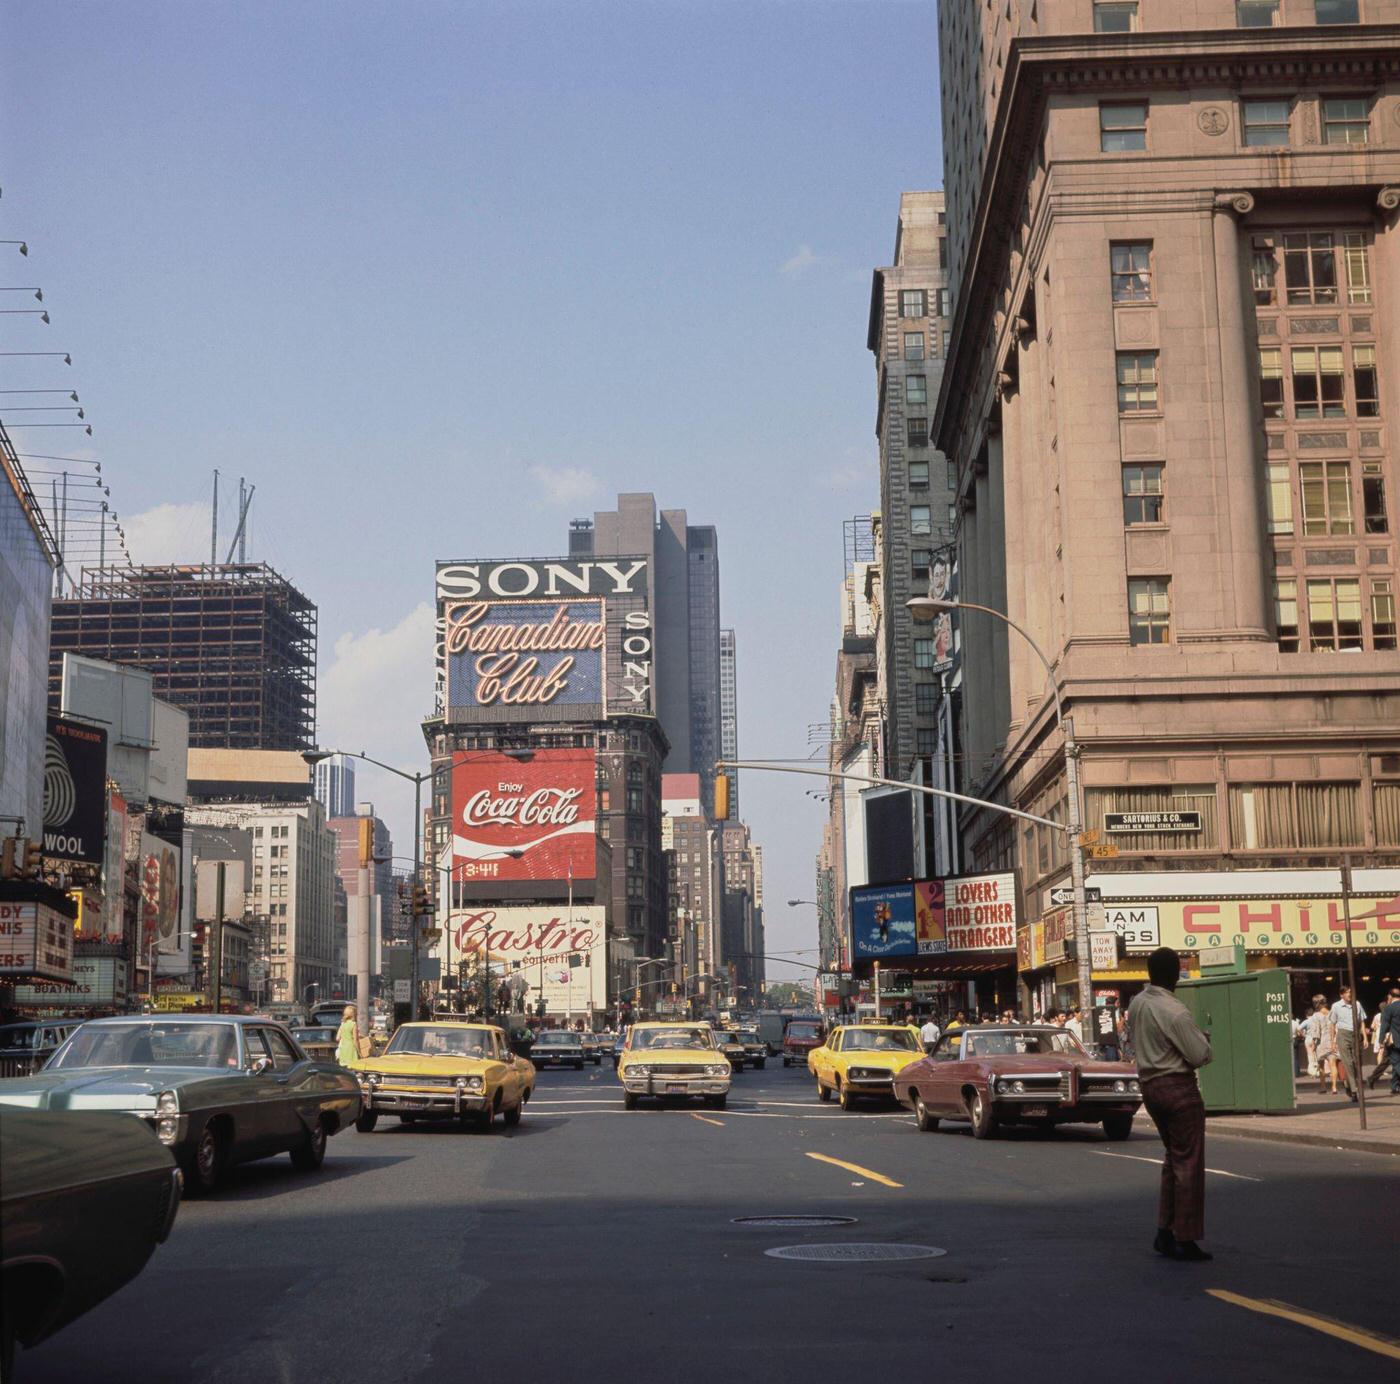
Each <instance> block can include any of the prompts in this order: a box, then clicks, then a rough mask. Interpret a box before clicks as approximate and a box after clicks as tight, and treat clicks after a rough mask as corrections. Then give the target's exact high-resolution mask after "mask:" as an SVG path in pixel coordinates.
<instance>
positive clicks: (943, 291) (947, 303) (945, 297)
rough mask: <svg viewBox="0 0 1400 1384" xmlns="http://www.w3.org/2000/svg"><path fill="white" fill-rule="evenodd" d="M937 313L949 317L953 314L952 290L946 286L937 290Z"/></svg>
mask: <svg viewBox="0 0 1400 1384" xmlns="http://www.w3.org/2000/svg"><path fill="white" fill-rule="evenodd" d="M938 315H939V316H940V317H951V316H952V315H953V292H952V290H951V289H948V288H940V289H939V290H938Z"/></svg>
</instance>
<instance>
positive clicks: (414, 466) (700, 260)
mask: <svg viewBox="0 0 1400 1384" xmlns="http://www.w3.org/2000/svg"><path fill="white" fill-rule="evenodd" d="M6 10H7V15H8V17H7V20H6V22H5V30H6V39H5V43H4V45H3V50H0V89H3V92H4V95H3V97H0V104H3V112H2V113H0V121H2V122H3V123H2V124H0V149H3V155H2V156H0V186H3V190H4V196H3V200H0V238H3V239H15V238H25V239H27V240H28V241H29V242H30V247H31V254H30V258H29V259H28V260H18V259H17V258H16V259H13V260H12V259H11V256H12V255H13V251H9V252H7V255H6V257H5V258H4V259H3V261H0V265H3V270H2V271H0V282H18V283H30V282H34V283H38V284H41V285H42V286H43V288H44V291H45V298H46V306H48V307H49V308H50V309H51V311H52V314H53V325H52V326H51V327H49V328H46V329H39V328H35V327H34V326H33V325H32V324H33V322H35V321H37V319H9V320H10V321H12V322H14V323H15V324H16V325H15V326H14V327H9V326H7V327H6V328H5V329H4V331H3V332H0V337H3V339H4V343H5V344H3V345H0V349H38V347H37V346H35V345H32V344H26V345H23V346H21V345H20V344H19V338H20V337H21V336H22V337H23V340H24V342H25V343H33V342H35V341H36V340H37V339H38V338H36V337H35V335H34V333H35V332H36V331H38V330H42V331H43V333H44V335H43V338H42V340H43V343H44V345H45V347H46V348H49V349H63V350H71V351H72V352H73V355H74V361H75V364H74V368H73V370H72V371H66V370H63V371H61V373H55V372H57V371H58V367H54V368H53V370H52V371H51V370H50V369H49V367H47V366H42V367H41V366H37V365H35V366H31V367H28V368H26V369H23V370H21V368H20V367H16V371H17V372H18V373H12V379H11V383H17V384H19V385H23V386H26V387H27V386H28V385H30V384H35V385H37V384H40V383H42V384H64V385H67V384H69V383H70V381H71V382H72V383H73V384H75V385H76V386H77V387H78V388H79V390H80V391H81V393H82V395H83V400H84V403H85V404H87V405H88V406H89V417H90V420H91V421H92V422H93V424H94V426H95V436H94V438H93V440H92V442H91V444H90V445H91V447H92V449H93V451H94V453H95V454H96V455H97V456H99V457H100V458H101V460H102V463H103V470H104V472H105V473H106V475H107V476H108V478H109V480H110V483H111V485H112V490H113V499H114V502H115V503H116V505H117V507H118V510H119V512H121V513H122V515H123V518H124V521H130V522H128V523H127V527H128V530H129V532H131V533H132V535H133V542H134V543H135V542H140V543H141V544H142V545H143V546H142V547H141V548H140V549H138V551H137V552H136V557H137V560H138V561H139V560H143V559H144V560H162V561H163V560H182V559H197V558H199V557H200V556H201V555H203V554H207V547H208V533H207V518H206V517H205V515H204V511H203V510H202V508H201V506H204V505H207V501H208V493H209V486H210V473H211V471H212V469H213V468H214V467H216V466H217V467H219V468H220V469H221V471H223V472H224V473H225V475H232V476H234V477H236V476H238V475H246V476H247V477H248V478H249V479H250V480H251V481H253V482H254V483H256V485H257V487H258V493H257V498H256V501H255V504H254V516H255V517H254V523H253V528H252V545H251V550H250V556H252V557H255V558H259V559H263V560H266V561H269V562H271V563H273V564H274V565H275V566H277V567H278V568H279V569H281V570H282V571H283V572H284V573H285V574H286V575H287V576H288V577H290V578H291V579H293V580H294V581H295V582H297V583H298V585H300V586H301V587H302V588H303V589H304V590H305V591H306V592H307V593H308V594H309V595H310V596H311V597H312V598H313V599H314V600H315V601H317V602H318V604H319V606H320V611H321V666H322V675H323V676H322V731H323V735H322V739H323V741H326V742H329V741H330V740H331V739H335V740H337V741H339V742H340V743H342V744H344V745H345V747H346V748H364V749H367V750H369V752H370V753H379V754H382V755H383V756H384V757H386V758H393V759H395V760H396V761H398V762H403V763H405V764H406V765H409V766H412V767H417V766H418V765H419V764H421V762H422V760H423V753H422V740H421V736H420V735H419V733H418V731H417V728H416V724H415V720H416V718H417V717H418V716H420V715H421V714H423V713H424V712H426V711H427V710H428V709H429V706H430V696H431V666H430V651H429V650H428V649H427V648H426V647H425V641H426V624H425V620H426V611H425V608H424V607H423V603H424V602H425V601H427V600H428V599H429V598H430V597H431V593H432V568H433V560H434V558H435V557H439V556H472V555H495V556H528V555H535V554H541V555H543V554H549V553H555V552H559V551H562V550H564V548H565V546H566V545H565V534H566V528H567V522H568V520H569V518H570V517H572V516H573V515H575V514H587V513H590V512H591V511H592V510H593V509H594V508H595V507H609V506H610V504H611V497H612V496H613V494H615V492H617V491H618V490H652V491H654V492H655V493H656V495H657V498H658V500H659V501H660V503H661V504H662V505H664V506H665V507H667V508H685V509H687V510H688V511H689V512H690V515H691V518H692V522H696V523H713V524H715V525H717V526H718V529H719V534H720V559H721V568H720V570H721V581H722V602H723V611H724V618H725V620H726V622H727V623H730V624H732V625H733V626H734V627H735V628H736V630H737V631H738V639H739V653H740V665H739V666H740V747H741V750H742V751H743V752H744V753H746V754H752V755H757V754H765V755H781V754H786V755H791V754H803V753H805V752H806V748H807V736H806V728H807V725H808V723H809V722H814V721H824V720H825V718H826V714H827V705H828V702H829V699H830V696H831V689H832V681H833V671H834V660H835V650H836V642H837V639H838V636H839V629H838V602H837V588H838V583H839V581H840V578H841V573H842V568H841V521H842V519H843V518H845V517H848V516H850V515H852V514H855V513H860V512H868V511H869V510H870V509H871V508H872V507H874V506H876V505H877V504H878V494H879V485H878V469H877V460H876V449H875V444H874V437H873V419H874V409H875V391H874V376H873V369H872V365H871V359H870V356H869V354H868V353H867V352H866V350H865V328H866V316H867V311H868V306H869V292H870V271H871V269H872V268H873V267H874V266H876V265H878V264H884V263H887V262H888V260H889V257H890V255H891V252H892V249H893V243H894V228H895V218H896V212H897V208H898V200H899V194H900V192H901V190H903V189H907V188H919V187H937V186H939V185H940V183H941V172H940V167H941V159H940V150H939V137H938V116H937V110H938V96H937V93H938V72H937V32H936V13H935V7H934V4H933V3H932V0H925V2H924V3H886V2H884V0H841V2H840V3H815V2H812V0H802V3H763V0H734V2H733V3H720V2H719V0H714V2H712V3H680V0H674V2H673V0H651V3H633V4H610V3H601V2H600V3H593V2H592V0H569V2H568V3H563V4H542V3H541V4H536V3H526V0H517V3H509V4H493V3H483V2H482V0H455V2H454V3H445V2H441V0H440V2H438V3H428V2H427V0H398V2H397V3H392V4H387V3H386V4H370V3H357V0H334V2H333V3H325V2H324V0H308V2H306V3H289V2H288V0H277V3H265V2H262V0H238V2H237V3H214V2H213V0H198V3H190V0H178V2H177V3H156V0H129V3H122V4H113V3H105V2H104V3H78V2H75V0H10V3H9V4H8V5H7V6H6ZM21 265H22V266H23V269H22V271H21V269H20V267H19V266H21ZM17 275H18V277H16V276H17ZM21 324H22V325H21ZM21 374H22V376H23V377H22V378H21V377H20V375H21ZM50 374H54V378H52V379H51V378H49V375H50ZM41 375H42V379H41V378H40V376H41ZM34 436H38V435H37V434H31V439H32V438H33V437H34ZM60 436H63V434H57V433H55V434H48V435H45V441H46V442H51V441H52V440H53V439H54V438H56V437H60ZM75 436H76V434H75ZM36 450H45V451H49V450H57V448H53V447H48V446H46V447H43V448H36ZM165 506H169V507H170V508H163V507H165ZM140 516H144V517H140ZM347 742H349V743H347ZM804 786H805V785H803V784H802V783H801V782H800V781H799V780H795V779H789V778H782V777H778V776H769V777H767V778H766V779H764V780H763V781H760V778H759V776H757V775H752V774H751V775H748V776H747V777H746V778H745V780H744V782H743V785H742V790H741V798H742V806H743V808H744V815H745V816H746V817H747V818H748V820H749V821H750V823H751V825H752V826H753V829H754V833H755V838H756V839H757V840H758V841H759V842H760V843H761V844H762V845H763V846H764V847H765V855H766V864H767V895H768V899H769V907H768V920H769V945H770V947H771V948H773V949H790V948H793V947H802V948H807V947H814V946H815V929H814V923H813V915H812V911H811V910H810V909H804V910H801V911H800V912H798V911H790V910H788V909H787V908H786V907H785V906H784V902H783V901H784V900H786V899H787V898H789V897H797V896H800V897H803V898H810V897H811V896H812V893H813V888H814V883H813V861H814V856H815V853H816V850H817V847H818V844H819V840H820V830H821V815H820V809H819V807H818V806H817V805H816V804H815V803H814V802H813V801H812V800H811V799H809V798H807V797H805V796H804V795H803V787H804ZM361 795H362V796H373V797H374V798H375V799H376V801H377V802H379V803H380V804H382V805H383V807H384V810H385V811H386V815H388V816H389V817H390V820H391V825H393V827H394V828H395V834H396V837H397V838H398V839H399V840H400V841H404V842H406V841H407V839H408V832H409V820H410V816H411V814H410V813H409V812H408V811H407V804H406V801H405V799H404V798H403V797H402V796H401V795H399V794H397V793H396V792H395V791H394V790H393V789H392V788H390V787H389V786H387V785H386V784H384V783H383V782H375V781H374V780H372V779H366V780H362V787H361ZM405 849H406V847H405ZM774 973H778V974H781V971H780V968H776V967H771V968H770V975H771V974H774Z"/></svg>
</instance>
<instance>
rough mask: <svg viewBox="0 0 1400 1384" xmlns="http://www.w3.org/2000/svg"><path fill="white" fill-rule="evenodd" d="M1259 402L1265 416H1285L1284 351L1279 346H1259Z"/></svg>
mask: <svg viewBox="0 0 1400 1384" xmlns="http://www.w3.org/2000/svg"><path fill="white" fill-rule="evenodd" d="M1259 402H1260V404H1261V405H1262V407H1263V410H1264V417H1265V418H1282V417H1283V352H1282V351H1281V350H1280V349H1279V348H1278V347H1277V346H1261V347H1260V348H1259Z"/></svg>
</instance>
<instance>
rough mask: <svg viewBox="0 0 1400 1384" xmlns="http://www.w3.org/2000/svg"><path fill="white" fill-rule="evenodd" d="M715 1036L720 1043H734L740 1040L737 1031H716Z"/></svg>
mask: <svg viewBox="0 0 1400 1384" xmlns="http://www.w3.org/2000/svg"><path fill="white" fill-rule="evenodd" d="M715 1037H716V1038H717V1039H719V1041H720V1042H721V1043H729V1044H734V1043H738V1042H741V1041H742V1040H741V1039H740V1037H739V1035H738V1034H737V1033H716V1034H715Z"/></svg>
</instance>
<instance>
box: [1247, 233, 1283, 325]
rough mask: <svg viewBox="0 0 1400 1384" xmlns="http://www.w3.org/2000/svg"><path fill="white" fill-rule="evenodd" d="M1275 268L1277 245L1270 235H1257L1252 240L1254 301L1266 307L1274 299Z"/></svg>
mask: <svg viewBox="0 0 1400 1384" xmlns="http://www.w3.org/2000/svg"><path fill="white" fill-rule="evenodd" d="M1276 270H1277V247H1276V245H1275V242H1274V238H1273V236H1271V235H1257V236H1255V237H1254V241H1253V259H1252V262H1251V274H1252V277H1253V279H1254V301H1255V302H1256V303H1257V304H1259V305H1260V306H1261V307H1268V306H1270V305H1271V304H1272V303H1273V301H1274V275H1275V272H1276Z"/></svg>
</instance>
